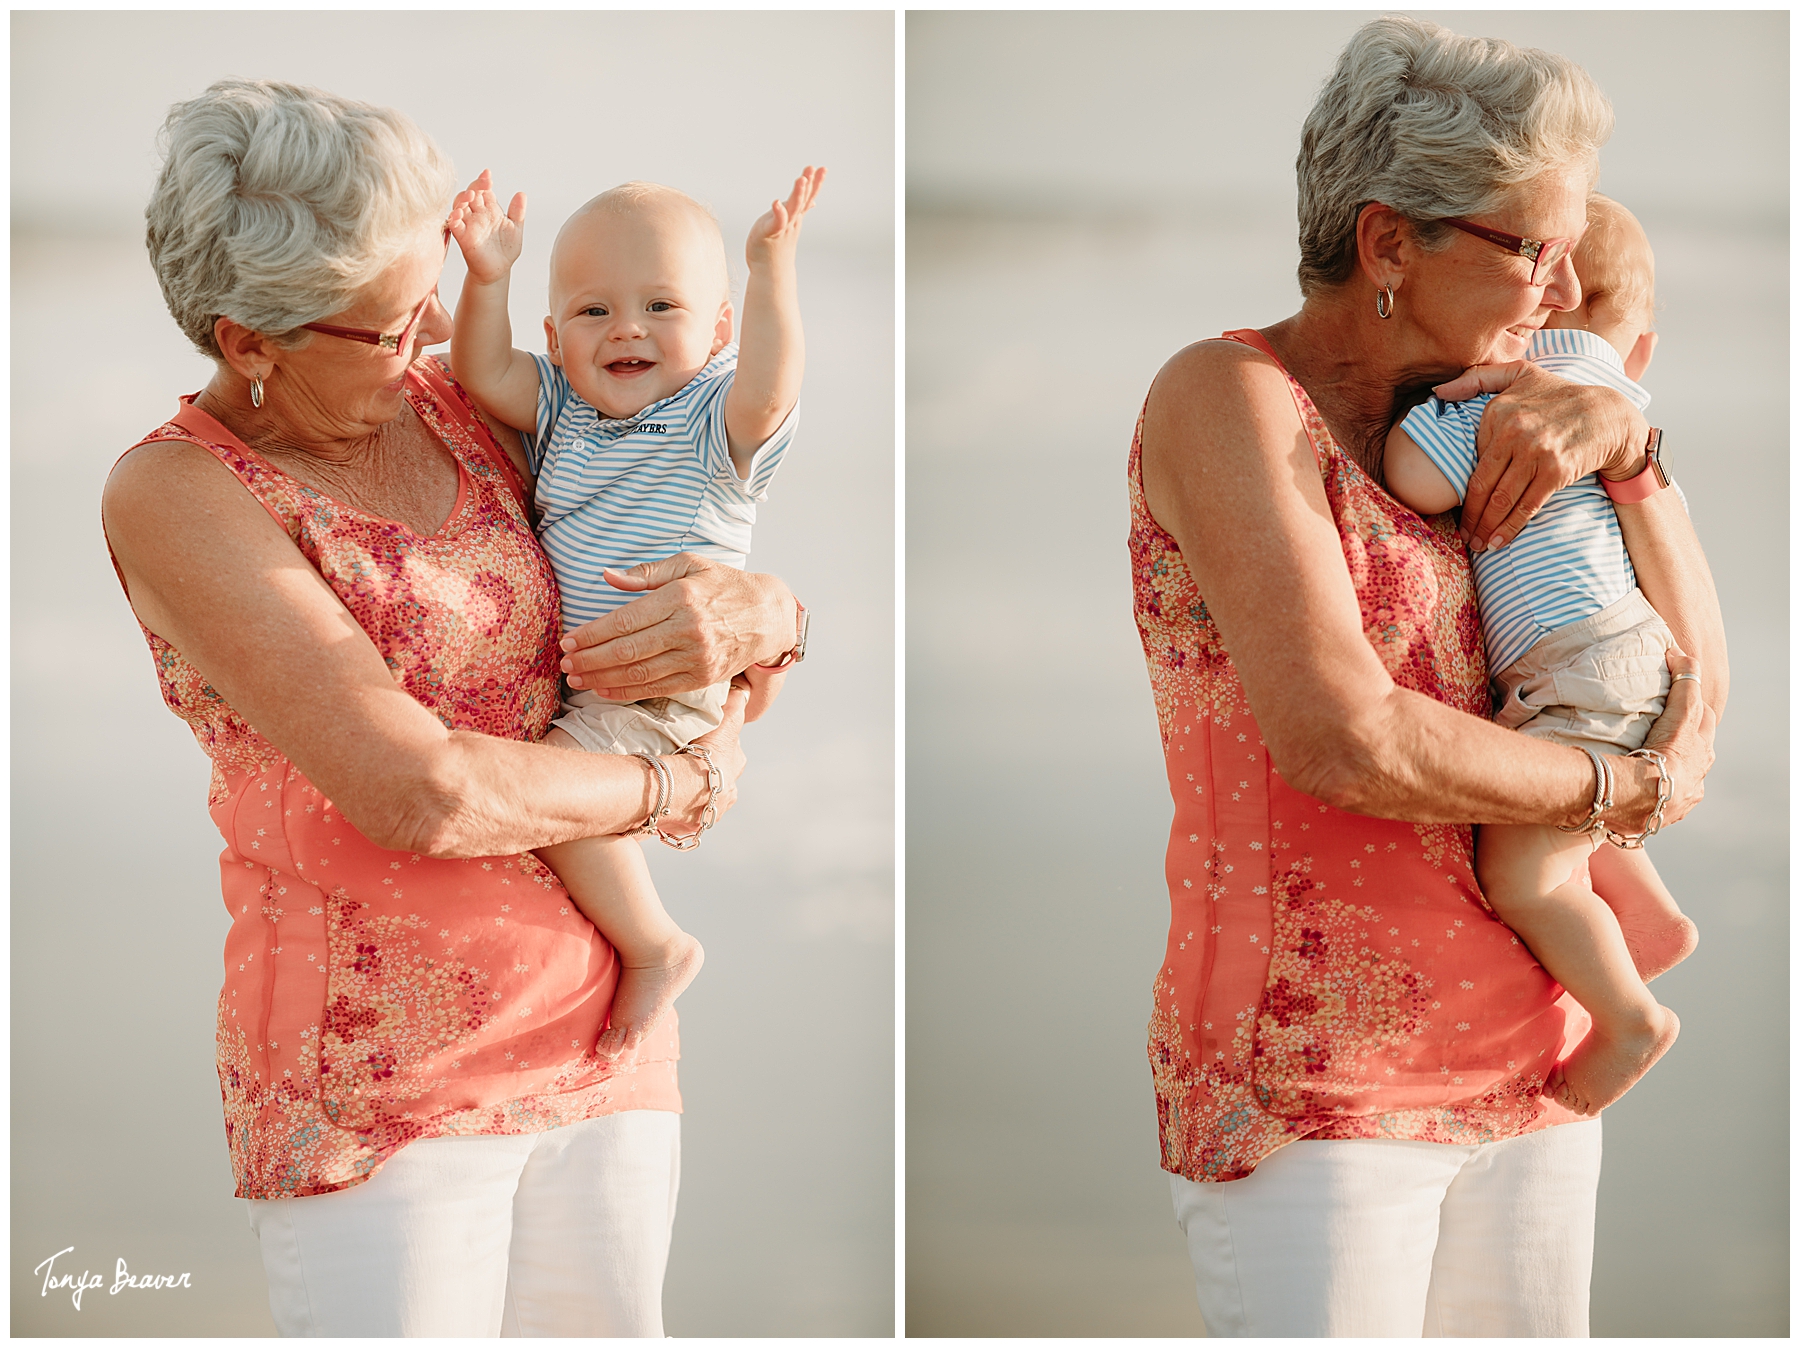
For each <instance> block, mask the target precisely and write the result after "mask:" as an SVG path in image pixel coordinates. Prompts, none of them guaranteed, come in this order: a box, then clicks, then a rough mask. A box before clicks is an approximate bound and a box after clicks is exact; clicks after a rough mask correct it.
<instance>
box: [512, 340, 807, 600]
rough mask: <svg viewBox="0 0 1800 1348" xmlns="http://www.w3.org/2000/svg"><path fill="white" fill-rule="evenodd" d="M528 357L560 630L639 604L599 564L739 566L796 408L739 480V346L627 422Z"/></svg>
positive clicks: (536, 460) (545, 360)
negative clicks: (734, 384)
mask: <svg viewBox="0 0 1800 1348" xmlns="http://www.w3.org/2000/svg"><path fill="white" fill-rule="evenodd" d="M533 359H534V360H535V361H536V362H537V367H538V400H537V430H536V434H535V435H529V436H526V437H524V439H525V449H526V454H527V455H528V457H529V460H530V463H531V469H532V471H533V472H534V473H536V474H537V503H538V509H539V510H540V511H542V513H543V518H542V520H541V521H540V522H539V524H538V532H539V535H540V537H541V538H542V541H543V545H544V551H545V552H546V553H547V554H548V555H549V557H550V563H551V565H552V566H553V567H554V568H555V570H556V583H557V585H558V586H560V587H561V589H562V607H563V627H564V628H565V629H567V628H573V627H579V626H581V625H582V624H583V623H588V622H592V621H593V620H594V619H595V618H598V617H600V616H601V615H603V614H606V613H610V612H611V611H612V610H613V609H615V608H618V607H619V606H620V605H621V604H627V603H630V602H631V600H633V599H635V598H636V597H637V594H636V592H633V591H629V590H615V589H614V588H613V587H612V586H610V585H608V584H607V583H606V581H605V580H604V579H602V577H601V575H600V571H601V568H602V567H608V566H610V567H612V568H613V569H614V570H615V571H623V570H625V569H627V568H628V567H633V566H636V565H638V563H640V562H653V561H658V560H660V559H662V558H664V557H669V556H672V555H673V554H675V553H677V552H697V553H699V554H700V555H701V556H703V557H710V558H712V559H713V560H714V561H719V562H725V563H727V564H728V565H731V566H735V567H739V568H741V567H742V566H743V565H744V563H745V562H746V561H747V560H748V554H749V552H750V526H751V525H752V524H754V523H755V522H756V502H758V501H763V500H766V499H768V492H769V479H770V478H772V477H774V476H775V469H776V468H777V467H778V466H780V463H781V458H782V455H783V454H784V453H785V452H786V451H787V447H788V445H789V443H790V442H792V440H793V438H794V427H795V425H796V424H798V421H799V417H800V410H799V408H798V407H797V406H796V407H795V408H794V410H793V411H791V412H789V413H788V416H787V420H786V421H784V422H782V424H781V427H780V429H778V430H777V431H776V432H775V434H774V435H772V436H770V437H769V439H768V442H767V443H766V444H764V445H763V446H762V448H760V449H758V450H757V451H756V456H755V458H754V459H753V460H752V461H751V464H750V473H749V476H748V477H747V478H740V477H739V476H738V475H737V469H736V468H735V467H734V466H733V465H732V462H731V451H730V446H729V445H728V444H727V442H726V438H725V395H726V393H727V392H728V391H729V390H730V388H731V381H732V380H733V379H734V378H735V377H736V375H737V346H736V344H735V343H734V344H732V345H730V346H727V347H725V348H724V349H723V350H722V351H720V352H719V354H718V355H716V356H714V357H713V358H712V359H711V360H710V361H708V362H707V364H706V368H704V369H703V370H701V371H700V373H699V374H697V375H695V376H694V377H693V378H692V379H691V380H689V381H688V382H687V383H686V384H685V385H683V386H682V388H681V389H680V390H679V391H678V392H676V393H674V394H672V395H670V396H669V397H667V398H664V399H663V400H662V401H661V402H656V403H652V404H651V405H650V406H648V407H646V408H645V409H644V410H643V411H641V412H639V413H638V414H637V415H636V416H633V417H627V418H624V419H622V420H614V419H612V418H609V417H607V416H605V415H603V414H602V413H601V412H600V411H598V410H597V409H596V408H595V407H593V406H592V405H591V404H590V403H588V402H586V401H585V400H584V399H583V398H582V397H581V395H580V394H578V393H576V392H575V390H574V389H573V388H571V387H570V385H569V379H568V376H567V375H566V374H564V373H563V370H562V367H561V366H559V365H557V364H555V363H554V362H553V361H551V359H550V357H548V356H534V357H533Z"/></svg>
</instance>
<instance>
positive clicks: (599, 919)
mask: <svg viewBox="0 0 1800 1348" xmlns="http://www.w3.org/2000/svg"><path fill="white" fill-rule="evenodd" d="M544 742H545V743H546V744H557V745H560V746H561V747H563V748H566V749H573V748H579V747H580V746H579V745H577V744H576V742H575V741H574V740H573V739H572V738H570V737H569V736H568V735H566V734H564V733H563V732H562V731H561V730H557V729H552V730H551V731H550V733H549V734H548V735H547V736H545V739H544ZM537 854H538V856H539V857H541V858H543V860H544V862H545V864H546V865H548V866H549V867H550V869H551V870H553V871H555V872H556V875H557V878H558V879H560V880H561V881H562V882H563V887H564V888H566V889H567V890H568V891H569V896H570V897H571V898H572V899H574V900H575V906H576V907H577V908H579V909H581V911H582V912H583V913H585V914H586V915H587V918H588V920H589V921H590V922H592V923H593V924H594V925H595V926H596V927H598V928H599V929H600V933H601V935H603V936H605V937H606V939H607V940H609V941H611V942H612V944H613V948H614V949H615V950H617V951H618V952H619V986H618V989H617V990H616V991H615V992H614V993H613V1004H612V1017H611V1023H610V1024H609V1025H608V1027H607V1029H606V1030H605V1031H604V1032H603V1033H602V1034H601V1036H600V1038H599V1041H598V1042H597V1043H596V1044H595V1045H594V1051H595V1052H596V1053H598V1054H599V1055H600V1056H601V1057H603V1058H619V1057H629V1056H631V1055H633V1054H635V1053H636V1052H637V1049H638V1045H639V1044H641V1043H642V1042H643V1038H644V1035H645V1034H647V1033H648V1032H649V1030H650V1027H651V1026H653V1025H654V1024H655V1023H656V1022H657V1021H658V1020H659V1019H661V1018H662V1015H663V1013H664V1012H666V1011H667V1010H668V1009H669V1007H670V1006H672V1005H674V1002H675V999H676V998H677V997H679V996H680V995H681V993H682V992H683V991H684V990H685V989H686V987H687V985H688V984H689V983H691V982H693V981H694V975H695V974H697V973H699V972H700V964H701V961H702V960H703V959H704V958H705V952H704V951H702V950H701V948H700V942H698V941H696V940H695V939H694V938H693V937H692V936H689V935H688V934H687V933H686V932H684V931H683V930H682V929H681V928H680V927H678V926H676V925H675V920H674V919H673V918H671V917H670V916H669V914H668V912H667V911H666V910H665V909H664V908H663V906H662V900H661V899H659V898H658V897H657V895H656V886H655V885H654V884H652V883H651V881H650V868H649V866H648V865H646V864H645V862H644V853H643V851H642V849H641V848H640V847H639V846H638V843H637V840H636V839H635V838H626V837H608V838H579V839H577V840H576V841H574V842H566V843H558V844H556V845H555V846H554V847H540V848H538V850H537Z"/></svg>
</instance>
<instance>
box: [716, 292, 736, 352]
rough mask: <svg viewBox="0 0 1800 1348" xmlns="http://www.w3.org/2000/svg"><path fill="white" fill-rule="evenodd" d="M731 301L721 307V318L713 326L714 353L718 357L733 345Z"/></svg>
mask: <svg viewBox="0 0 1800 1348" xmlns="http://www.w3.org/2000/svg"><path fill="white" fill-rule="evenodd" d="M731 317H732V315H731V301H730V300H726V301H725V302H724V303H723V304H721V305H720V306H719V318H718V321H717V322H716V323H714V324H713V344H712V353H713V355H715V356H716V355H718V354H719V352H721V351H723V350H724V349H725V348H726V347H728V346H730V345H731Z"/></svg>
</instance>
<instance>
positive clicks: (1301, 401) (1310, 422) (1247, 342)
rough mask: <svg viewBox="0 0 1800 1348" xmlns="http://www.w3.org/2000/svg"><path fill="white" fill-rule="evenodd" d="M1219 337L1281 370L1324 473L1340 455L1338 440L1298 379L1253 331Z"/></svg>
mask: <svg viewBox="0 0 1800 1348" xmlns="http://www.w3.org/2000/svg"><path fill="white" fill-rule="evenodd" d="M1219 335H1220V336H1221V337H1222V338H1223V339H1224V340H1225V341H1228V342H1239V343H1242V344H1243V345H1244V346H1248V347H1252V348H1254V349H1255V350H1257V351H1260V352H1262V353H1263V355H1265V356H1267V357H1268V358H1269V359H1270V360H1272V361H1274V362H1275V368H1276V369H1278V370H1280V371H1281V373H1282V375H1283V377H1284V378H1286V380H1287V382H1288V392H1289V393H1291V394H1292V395H1293V397H1294V407H1295V409H1296V410H1297V411H1298V412H1299V413H1300V424H1301V425H1302V426H1304V427H1305V428H1306V438H1307V440H1308V441H1310V442H1311V443H1312V448H1313V457H1314V458H1316V459H1317V460H1318V461H1319V471H1320V472H1324V471H1325V470H1326V469H1327V468H1328V467H1329V465H1330V464H1331V461H1332V460H1333V459H1334V458H1336V457H1337V455H1338V453H1339V450H1338V447H1337V441H1336V440H1335V439H1333V438H1332V434H1331V431H1330V430H1329V429H1327V427H1326V425H1325V418H1324V417H1322V416H1320V415H1319V409H1318V408H1317V407H1316V406H1314V405H1313V400H1312V397H1311V395H1309V394H1308V393H1307V391H1306V390H1305V389H1303V388H1301V387H1300V381H1299V380H1298V379H1296V378H1294V376H1293V375H1292V374H1289V373H1288V367H1287V366H1286V365H1283V364H1282V363H1281V357H1280V356H1278V355H1276V354H1275V348H1274V347H1272V346H1270V345H1269V339H1268V338H1266V337H1264V336H1263V335H1262V334H1261V333H1260V332H1258V331H1257V330H1256V329H1255V328H1233V329H1231V330H1230V331H1229V332H1224V333H1221V334H1219Z"/></svg>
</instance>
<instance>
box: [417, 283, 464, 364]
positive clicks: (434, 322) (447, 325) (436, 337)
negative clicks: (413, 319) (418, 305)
mask: <svg viewBox="0 0 1800 1348" xmlns="http://www.w3.org/2000/svg"><path fill="white" fill-rule="evenodd" d="M454 327H455V324H454V323H452V322H451V320H450V311H449V310H448V309H446V308H445V307H444V302H443V301H442V300H441V299H439V298H438V296H436V295H433V296H432V297H431V303H430V304H428V305H426V306H425V312H424V314H422V315H421V316H420V318H419V334H418V338H417V339H416V341H415V342H414V344H413V354H414V355H415V356H416V355H417V354H418V353H419V351H421V350H422V349H424V348H425V347H428V346H438V345H440V344H442V343H444V342H447V341H449V340H450V333H451V331H452V330H453V329H454Z"/></svg>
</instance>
